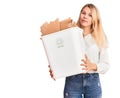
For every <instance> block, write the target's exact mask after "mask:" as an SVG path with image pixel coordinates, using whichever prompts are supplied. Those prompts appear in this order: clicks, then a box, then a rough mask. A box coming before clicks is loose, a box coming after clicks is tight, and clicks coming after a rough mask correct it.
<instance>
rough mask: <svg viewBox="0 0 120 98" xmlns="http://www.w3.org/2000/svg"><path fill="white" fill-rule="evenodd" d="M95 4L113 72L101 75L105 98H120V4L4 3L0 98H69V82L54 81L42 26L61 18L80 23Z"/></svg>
mask: <svg viewBox="0 0 120 98" xmlns="http://www.w3.org/2000/svg"><path fill="white" fill-rule="evenodd" d="M86 3H93V4H95V5H96V6H97V7H98V9H99V10H100V14H101V18H102V23H103V27H104V30H105V33H106V35H107V37H108V40H109V57H110V63H111V68H110V70H109V71H108V72H107V73H106V74H104V75H101V83H102V88H103V98H120V95H119V90H118V89H119V87H120V84H119V83H120V79H119V74H120V70H119V68H120V67H119V66H120V57H119V55H120V52H119V51H120V48H119V45H118V44H119V42H120V38H119V33H120V30H119V29H120V27H119V23H120V14H119V13H120V12H119V9H120V5H119V3H118V0H2V1H0V98H48V97H49V98H63V89H64V80H65V79H64V78H61V79H58V80H56V81H54V80H53V79H51V77H50V75H49V69H48V61H47V58H46V54H45V51H44V48H43V45H42V42H41V40H40V36H41V33H40V26H41V25H42V24H43V23H44V22H46V21H48V22H49V21H52V20H55V19H56V18H59V19H60V20H63V19H66V18H68V17H71V18H72V19H73V20H74V21H77V19H78V16H79V13H80V10H81V7H82V6H83V5H84V4H86Z"/></svg>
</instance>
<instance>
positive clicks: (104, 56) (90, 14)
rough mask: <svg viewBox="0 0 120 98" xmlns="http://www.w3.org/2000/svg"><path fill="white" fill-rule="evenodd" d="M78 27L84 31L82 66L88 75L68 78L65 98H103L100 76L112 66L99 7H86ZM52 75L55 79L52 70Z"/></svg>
mask: <svg viewBox="0 0 120 98" xmlns="http://www.w3.org/2000/svg"><path fill="white" fill-rule="evenodd" d="M77 25H78V27H80V28H82V29H83V37H84V41H85V51H86V55H85V59H83V60H82V61H83V64H81V65H80V66H84V68H83V70H85V72H86V73H82V74H78V75H73V76H69V77H66V80H65V87H64V98H102V88H101V83H100V78H99V74H104V73H106V72H107V71H108V69H109V67H110V65H109V60H108V53H107V48H108V45H107V44H108V43H107V38H106V36H105V33H104V31H103V27H102V23H101V19H100V14H99V11H98V9H97V7H96V6H95V5H93V4H86V5H84V6H83V8H82V9H81V11H80V15H79V18H78V21H77ZM50 75H51V77H52V78H53V74H52V71H51V69H50Z"/></svg>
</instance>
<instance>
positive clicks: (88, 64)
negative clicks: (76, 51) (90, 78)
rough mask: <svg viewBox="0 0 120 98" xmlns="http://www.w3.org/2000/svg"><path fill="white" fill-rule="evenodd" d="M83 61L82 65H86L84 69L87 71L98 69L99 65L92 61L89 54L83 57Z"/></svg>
mask: <svg viewBox="0 0 120 98" xmlns="http://www.w3.org/2000/svg"><path fill="white" fill-rule="evenodd" d="M81 61H82V62H83V64H81V66H84V68H83V69H82V70H85V72H87V71H90V70H94V71H97V65H96V64H94V63H92V62H90V60H89V59H88V57H87V55H85V59H82V60H81Z"/></svg>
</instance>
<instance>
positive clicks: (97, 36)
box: [77, 4, 107, 47]
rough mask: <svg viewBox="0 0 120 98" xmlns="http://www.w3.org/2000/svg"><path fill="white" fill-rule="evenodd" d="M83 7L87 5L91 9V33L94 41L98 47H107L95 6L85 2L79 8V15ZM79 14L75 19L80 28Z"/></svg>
mask: <svg viewBox="0 0 120 98" xmlns="http://www.w3.org/2000/svg"><path fill="white" fill-rule="evenodd" d="M85 7H89V9H90V10H91V13H92V25H91V35H92V36H93V38H94V40H95V41H96V43H97V45H98V46H99V47H107V38H106V35H105V33H104V30H103V27H102V22H101V18H100V14H99V11H98V9H97V7H96V6H95V5H93V4H86V5H84V6H83V8H82V9H81V11H80V15H81V12H82V10H83V9H84V8H85ZM80 15H79V18H78V21H77V25H78V26H79V27H80V28H82V26H81V24H80Z"/></svg>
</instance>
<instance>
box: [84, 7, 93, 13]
mask: <svg viewBox="0 0 120 98" xmlns="http://www.w3.org/2000/svg"><path fill="white" fill-rule="evenodd" d="M82 12H87V13H91V10H90V8H89V7H87V6H86V7H84V8H83V9H82Z"/></svg>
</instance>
